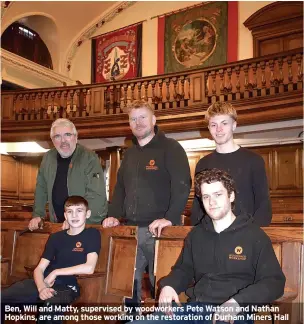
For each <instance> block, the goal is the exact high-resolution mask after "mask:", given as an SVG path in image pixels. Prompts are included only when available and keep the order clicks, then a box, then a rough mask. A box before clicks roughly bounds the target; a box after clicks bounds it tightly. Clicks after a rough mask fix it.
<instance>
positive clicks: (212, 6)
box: [163, 1, 228, 73]
mask: <svg viewBox="0 0 304 324" xmlns="http://www.w3.org/2000/svg"><path fill="white" fill-rule="evenodd" d="M164 19H165V22H164V29H165V30H164V45H163V46H164V71H163V72H164V73H170V72H179V71H184V70H187V69H196V68H203V67H208V66H214V65H220V64H225V63H227V45H228V44H227V38H228V37H227V36H228V35H227V33H228V32H227V31H228V28H227V27H228V26H227V24H228V3H227V2H224V1H219V2H208V3H206V4H202V5H201V6H196V7H195V8H192V9H189V10H185V11H182V12H178V13H175V14H171V15H169V16H166V17H165V18H164Z"/></svg>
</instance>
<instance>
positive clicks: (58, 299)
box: [1, 279, 79, 324]
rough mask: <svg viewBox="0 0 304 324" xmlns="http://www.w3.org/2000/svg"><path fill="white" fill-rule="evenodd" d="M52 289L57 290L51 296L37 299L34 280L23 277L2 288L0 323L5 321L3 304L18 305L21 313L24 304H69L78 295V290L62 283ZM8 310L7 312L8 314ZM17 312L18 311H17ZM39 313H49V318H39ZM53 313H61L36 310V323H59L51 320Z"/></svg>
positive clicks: (37, 294) (59, 313)
mask: <svg viewBox="0 0 304 324" xmlns="http://www.w3.org/2000/svg"><path fill="white" fill-rule="evenodd" d="M53 288H54V290H55V291H56V292H57V294H56V295H54V296H53V297H52V298H49V299H47V300H40V299H39V292H38V290H37V287H36V284H35V281H34V280H33V279H25V280H22V281H18V282H16V283H14V284H12V285H11V286H10V287H8V288H6V289H3V290H2V292H1V308H2V309H1V319H2V320H1V323H5V322H6V321H5V305H11V306H14V307H18V309H19V310H20V311H21V312H20V313H23V310H24V309H25V307H26V305H33V306H34V305H35V306H36V305H37V306H50V305H56V304H57V305H62V306H64V305H69V304H71V303H72V302H73V301H74V300H75V299H76V298H77V297H78V296H79V291H73V290H72V289H70V288H68V287H67V286H64V285H56V283H55V285H54V286H53ZM38 308H39V307H37V308H34V312H35V311H38ZM9 313H10V312H7V314H9ZM17 313H18V312H17ZM39 315H51V316H52V319H51V320H39ZM54 315H62V313H61V312H55V311H54V312H48V313H43V312H40V313H39V312H38V316H37V317H38V321H37V322H38V323H39V324H40V323H44V324H49V323H52V324H55V323H56V324H59V323H62V321H58V320H53V316H54Z"/></svg>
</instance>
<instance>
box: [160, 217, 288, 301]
mask: <svg viewBox="0 0 304 324" xmlns="http://www.w3.org/2000/svg"><path fill="white" fill-rule="evenodd" d="M193 278H194V282H195V284H194V286H193V287H191V288H189V286H190V284H191V283H192V282H193ZM160 284H161V286H162V287H164V286H171V287H172V288H174V289H175V291H176V292H177V293H180V292H182V291H185V290H186V289H187V288H188V290H187V292H186V294H187V295H188V296H189V297H190V301H200V302H204V303H218V304H222V303H223V302H225V301H227V300H228V299H230V298H234V299H235V300H236V301H237V302H238V303H239V304H250V303H254V304H259V303H270V302H272V301H274V300H275V299H277V298H279V297H280V296H282V295H283V293H284V285H285V276H284V274H283V272H282V270H281V268H280V265H279V263H278V260H277V258H276V256H275V253H274V250H273V247H272V243H271V241H270V239H269V237H268V236H267V235H266V234H265V232H264V231H263V230H262V229H260V228H259V227H258V226H257V225H255V224H254V223H253V222H252V218H249V217H248V216H243V215H240V216H238V217H237V218H236V219H235V221H234V222H233V223H232V224H231V225H230V226H229V227H228V228H227V229H226V230H224V231H223V232H221V233H216V232H215V230H214V227H213V223H212V221H211V219H210V218H209V217H205V218H204V219H203V221H202V223H201V224H199V225H198V226H196V227H194V229H193V230H192V231H191V232H190V233H189V235H188V236H187V238H186V239H185V245H184V248H183V250H182V252H181V255H180V257H179V259H178V261H177V263H176V265H175V266H174V267H173V268H172V271H171V273H170V274H169V275H168V276H167V277H165V278H164V279H162V280H161V283H160Z"/></svg>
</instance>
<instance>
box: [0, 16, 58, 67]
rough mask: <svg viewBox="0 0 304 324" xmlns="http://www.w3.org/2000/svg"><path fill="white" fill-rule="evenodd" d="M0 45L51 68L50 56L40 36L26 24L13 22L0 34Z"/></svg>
mask: <svg viewBox="0 0 304 324" xmlns="http://www.w3.org/2000/svg"><path fill="white" fill-rule="evenodd" d="M1 47H2V48H3V49H5V50H7V51H10V52H12V53H14V54H17V55H19V56H22V57H24V58H26V59H28V60H30V61H33V62H35V63H37V64H40V65H42V66H45V67H47V68H49V69H53V63H52V58H51V55H50V52H49V50H48V48H47V47H46V45H45V43H44V42H43V40H42V39H41V38H40V36H39V35H38V34H37V33H36V32H35V31H34V30H32V29H30V28H29V27H27V26H24V25H21V24H20V23H17V22H15V23H13V24H11V25H10V26H9V27H7V28H6V30H5V31H4V33H3V34H2V36H1Z"/></svg>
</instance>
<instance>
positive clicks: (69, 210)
mask: <svg viewBox="0 0 304 324" xmlns="http://www.w3.org/2000/svg"><path fill="white" fill-rule="evenodd" d="M90 216H91V211H90V210H89V205H88V202H87V200H86V199H84V198H83V197H81V196H71V197H69V198H68V199H67V200H66V201H65V204H64V217H65V219H66V221H67V223H68V224H69V229H67V230H63V231H59V232H57V233H53V234H51V235H50V237H49V239H48V241H47V243H46V246H45V250H44V252H43V254H42V257H41V260H40V262H39V263H38V265H37V267H36V268H35V270H34V279H25V280H22V281H18V282H16V283H14V284H13V285H11V286H10V287H8V288H7V289H4V290H2V292H1V306H2V314H1V316H2V323H4V322H5V319H6V317H7V319H9V313H5V310H6V307H5V305H12V304H14V305H17V306H18V307H19V310H20V311H21V312H22V311H26V307H24V305H31V304H32V305H33V304H34V305H35V304H36V303H37V302H38V303H41V304H40V306H39V308H35V307H33V309H34V310H35V309H36V310H38V314H39V316H38V323H61V321H60V320H56V318H59V316H58V315H62V313H63V312H62V311H61V310H60V309H62V307H63V306H65V305H68V304H70V303H72V302H73V301H74V300H75V299H76V298H77V297H78V296H79V294H80V288H79V286H78V283H77V279H76V277H75V275H78V274H92V273H94V270H95V266H96V263H97V260H98V254H99V251H100V233H99V231H98V230H97V229H96V228H85V225H86V220H87V219H88V218H89V217H90ZM50 305H54V307H53V306H52V307H48V310H49V311H48V312H41V311H39V309H40V310H41V309H43V308H44V306H50ZM55 305H61V306H62V307H56V306H55ZM56 309H57V311H56ZM45 310H46V309H45ZM6 315H7V316H6ZM47 315H50V316H51V319H50V318H48V320H47ZM28 316H30V315H28ZM28 316H26V315H25V316H24V317H23V318H24V319H25V320H28V319H32V320H34V318H33V317H31V316H30V317H28ZM44 316H45V317H44ZM43 317H44V319H42V318H43Z"/></svg>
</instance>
